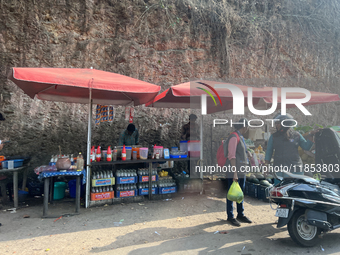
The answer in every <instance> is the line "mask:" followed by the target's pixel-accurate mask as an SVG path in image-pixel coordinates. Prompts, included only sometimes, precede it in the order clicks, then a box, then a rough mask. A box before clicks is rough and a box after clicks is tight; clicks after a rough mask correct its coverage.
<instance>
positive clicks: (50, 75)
mask: <svg viewBox="0 0 340 255" xmlns="http://www.w3.org/2000/svg"><path fill="white" fill-rule="evenodd" d="M8 78H9V79H10V80H12V81H13V82H14V83H15V84H16V85H18V86H19V87H20V88H21V89H22V90H23V91H24V92H25V93H26V94H27V95H29V96H30V97H31V98H34V97H35V96H37V98H38V99H41V100H49V101H59V102H67V103H84V104H87V103H89V88H90V87H91V88H92V99H93V103H94V104H103V105H105V104H109V105H128V104H132V105H140V104H145V103H147V102H149V101H150V100H152V99H153V98H154V97H155V96H156V95H157V94H158V92H159V91H160V89H161V87H160V86H157V85H154V84H151V83H148V82H144V81H140V80H137V79H134V78H130V77H127V76H124V75H120V74H116V73H110V72H104V71H100V70H95V69H79V68H21V67H20V68H19V67H18V68H17V67H15V68H13V69H12V71H11V73H10V75H9V77H8Z"/></svg>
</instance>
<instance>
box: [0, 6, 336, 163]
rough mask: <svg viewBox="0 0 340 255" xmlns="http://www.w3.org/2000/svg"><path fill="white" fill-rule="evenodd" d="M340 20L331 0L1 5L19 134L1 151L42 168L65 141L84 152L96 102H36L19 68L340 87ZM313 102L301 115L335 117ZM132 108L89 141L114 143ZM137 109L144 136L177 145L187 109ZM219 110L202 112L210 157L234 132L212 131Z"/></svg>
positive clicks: (5, 104) (10, 132)
mask: <svg viewBox="0 0 340 255" xmlns="http://www.w3.org/2000/svg"><path fill="white" fill-rule="evenodd" d="M338 16H339V4H338V2H337V1H335V0H329V1H318V0H298V1H296V0H280V1H269V0H258V1H254V0H248V1H245V0H229V1H226V0H211V1H204V0H187V1H180V0H178V1H176V0H173V1H171V0H169V1H167V0H120V1H119V0H52V1H43V0H27V1H26V0H7V1H0V97H1V98H0V99H1V101H0V107H1V109H0V110H1V111H3V112H4V113H5V115H6V119H7V120H6V121H5V122H2V123H1V124H0V131H1V137H10V139H11V141H12V142H11V144H9V145H8V146H6V148H5V149H4V150H3V153H4V154H5V155H30V156H32V166H37V165H41V164H46V163H47V162H48V161H49V159H50V156H51V155H52V154H57V153H58V146H59V145H60V146H61V147H62V150H63V153H70V154H71V153H77V152H79V151H82V152H83V153H85V152H86V137H87V111H88V107H87V106H86V105H78V104H64V103H55V102H47V101H39V100H32V99H30V98H29V97H28V96H26V95H25V94H24V93H23V92H22V91H21V90H20V89H19V88H18V87H17V86H16V85H15V84H13V83H12V82H10V81H8V80H7V74H8V72H9V70H10V68H11V67H13V66H17V67H19V66H20V67H68V68H71V67H73V68H90V67H93V68H96V69H100V70H105V71H111V72H116V73H120V74H123V75H128V76H131V77H134V78H137V79H141V80H144V81H148V82H151V83H154V84H157V85H160V86H162V91H163V90H165V89H166V88H168V87H169V86H171V85H175V84H179V83H181V82H186V81H189V80H194V79H199V78H204V79H211V80H222V81H228V82H234V83H239V84H245V85H253V86H263V85H267V86H300V87H305V88H307V89H310V90H316V91H323V92H331V93H339V86H338V75H339V71H338V70H339V21H338ZM310 109H311V111H312V113H313V117H309V118H305V117H303V116H302V115H301V114H300V112H299V111H293V114H295V115H296V116H297V118H298V120H299V121H300V122H301V123H304V124H307V123H308V124H309V123H312V122H314V123H319V124H322V125H328V124H331V125H335V124H338V123H339V116H338V113H337V105H336V104H329V105H327V106H315V107H311V108H310ZM124 112H125V111H124V108H123V107H118V108H116V117H115V120H114V122H113V123H110V124H101V125H99V126H96V127H94V128H93V139H92V142H93V144H96V145H97V144H102V145H105V146H107V145H109V144H111V145H112V144H115V142H116V141H117V139H118V134H119V132H120V131H121V130H123V129H124V128H125V127H126V126H127V124H128V123H127V121H125V120H124V115H125V114H124ZM135 112H136V117H135V119H134V122H135V124H136V125H137V127H138V128H139V129H140V136H141V143H142V144H145V145H147V144H152V143H162V144H163V145H164V146H174V145H178V142H177V141H178V140H179V133H178V130H179V129H180V127H181V125H182V124H183V123H184V122H186V121H187V116H188V113H189V111H188V110H178V109H149V108H145V107H144V106H139V107H136V111H135ZM227 116H229V117H228V118H231V115H227ZM215 117H220V118H221V117H226V115H225V114H223V113H221V114H218V115H212V116H207V117H206V118H205V119H206V122H205V137H206V142H205V152H206V155H209V154H210V155H212V154H213V153H211V150H212V151H214V150H215V147H216V146H217V145H216V144H218V142H217V141H219V140H220V138H221V137H222V136H224V135H225V133H226V132H227V131H228V128H226V127H219V128H217V129H211V124H212V122H211V120H212V118H215ZM249 117H252V116H249ZM235 118H236V117H235ZM211 139H212V140H214V141H216V144H215V143H214V144H215V145H213V143H211V142H210V140H211ZM174 141H176V142H174ZM212 157H213V155H212ZM209 160H210V159H209Z"/></svg>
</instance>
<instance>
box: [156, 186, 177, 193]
mask: <svg viewBox="0 0 340 255" xmlns="http://www.w3.org/2000/svg"><path fill="white" fill-rule="evenodd" d="M176 192H177V187H176V186H173V187H163V188H159V194H170V193H176Z"/></svg>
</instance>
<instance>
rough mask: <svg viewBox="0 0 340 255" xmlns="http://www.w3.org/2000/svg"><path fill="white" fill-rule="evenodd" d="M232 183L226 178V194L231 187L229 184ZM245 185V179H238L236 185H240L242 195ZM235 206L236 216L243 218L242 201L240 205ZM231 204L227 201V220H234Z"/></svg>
mask: <svg viewBox="0 0 340 255" xmlns="http://www.w3.org/2000/svg"><path fill="white" fill-rule="evenodd" d="M232 183H233V179H232V178H228V190H227V194H228V191H229V188H230V186H231V184H232ZM245 183H246V177H245V176H244V177H241V178H239V179H238V184H239V185H240V187H241V189H242V191H243V193H244V187H245ZM236 204H237V216H239V217H242V216H244V214H243V211H244V207H243V201H242V203H240V204H239V203H236ZM233 210H234V208H233V202H232V201H230V200H228V199H227V215H228V219H232V218H234V214H233Z"/></svg>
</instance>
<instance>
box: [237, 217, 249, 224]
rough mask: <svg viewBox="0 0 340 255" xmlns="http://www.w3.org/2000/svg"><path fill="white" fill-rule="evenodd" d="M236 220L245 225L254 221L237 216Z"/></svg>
mask: <svg viewBox="0 0 340 255" xmlns="http://www.w3.org/2000/svg"><path fill="white" fill-rule="evenodd" d="M236 219H238V220H239V221H241V222H244V223H252V221H251V220H250V219H249V218H248V217H246V216H237V218H236Z"/></svg>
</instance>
